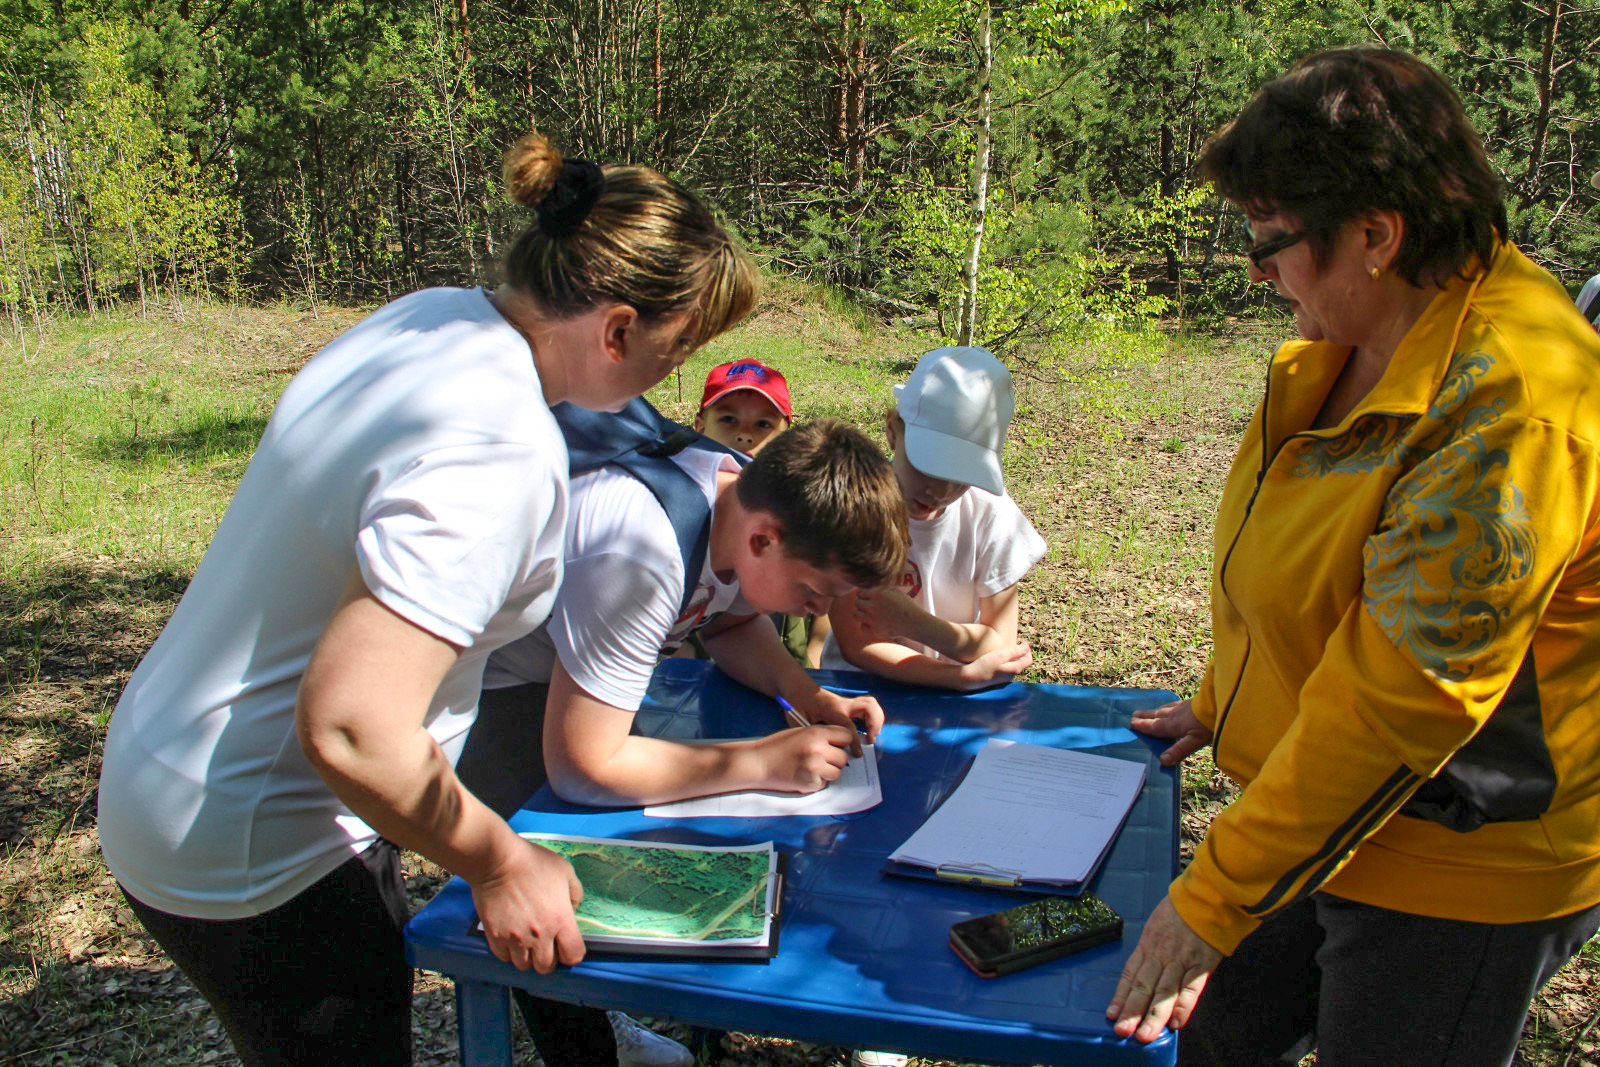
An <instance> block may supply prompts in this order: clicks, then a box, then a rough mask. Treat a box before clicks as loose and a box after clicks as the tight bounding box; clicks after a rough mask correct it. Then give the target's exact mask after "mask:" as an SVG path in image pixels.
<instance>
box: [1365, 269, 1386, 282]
mask: <svg viewBox="0 0 1600 1067" xmlns="http://www.w3.org/2000/svg"><path fill="white" fill-rule="evenodd" d="M1367 273H1368V274H1370V275H1372V280H1373V281H1377V280H1378V275H1379V274H1381V273H1383V272H1382V271H1380V270H1378V268H1377V267H1368V268H1367Z"/></svg>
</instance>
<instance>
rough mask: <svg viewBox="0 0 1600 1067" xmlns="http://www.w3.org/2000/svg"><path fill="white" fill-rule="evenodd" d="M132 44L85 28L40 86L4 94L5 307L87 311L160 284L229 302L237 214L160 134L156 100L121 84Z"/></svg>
mask: <svg viewBox="0 0 1600 1067" xmlns="http://www.w3.org/2000/svg"><path fill="white" fill-rule="evenodd" d="M134 37H135V35H134V34H132V33H131V31H130V30H129V29H128V27H126V26H125V25H122V24H119V23H114V22H99V23H90V24H88V25H87V26H86V27H85V31H84V35H83V37H82V38H81V39H80V40H76V41H72V42H68V43H65V44H63V46H62V48H61V50H60V51H59V52H58V53H56V57H57V59H56V60H50V61H41V63H40V72H39V76H38V78H37V79H36V80H34V81H32V82H26V83H25V82H22V81H21V80H19V79H17V78H13V79H12V80H11V81H10V82H9V83H0V97H4V98H5V99H6V101H7V103H8V104H9V105H11V106H12V107H14V108H15V111H14V114H15V115H16V116H17V120H18V121H17V123H16V125H15V126H14V127H13V128H12V129H10V130H8V131H6V132H7V133H8V134H9V136H8V137H7V138H6V141H5V144H4V149H3V151H0V168H3V174H0V241H3V242H4V244H5V245H6V246H7V247H6V250H5V251H6V254H5V256H4V258H3V262H0V271H3V274H0V299H4V300H5V301H7V302H10V303H12V304H15V303H16V302H19V301H21V300H22V299H23V298H24V295H26V297H27V298H28V300H29V302H30V304H36V303H37V302H38V297H39V294H40V292H41V291H44V292H50V291H51V290H54V291H53V294H52V295H53V296H54V297H55V299H58V300H59V299H68V298H76V299H79V300H81V301H82V303H83V304H84V305H85V306H87V307H89V308H91V309H93V308H95V307H96V306H98V305H99V304H101V303H104V302H105V301H107V300H111V299H114V298H116V297H118V296H120V295H124V294H127V293H129V292H132V291H137V293H138V294H139V298H140V299H141V301H144V300H146V299H147V298H149V297H150V296H152V295H153V294H154V293H155V292H156V291H157V290H159V289H160V287H161V286H162V285H163V284H165V285H166V287H167V288H168V290H169V291H170V292H171V293H172V295H173V296H174V298H179V299H181V294H182V292H183V291H185V290H190V291H192V290H200V291H206V290H208V289H210V288H212V287H214V286H217V285H221V286H223V287H224V288H225V289H230V290H231V288H232V282H233V280H234V279H235V278H236V277H237V273H238V270H237V268H238V264H239V261H240V255H241V249H240V247H239V243H238V235H239V217H238V205H237V202H236V201H235V200H234V199H233V198H232V197H231V196H229V195H228V194H226V193H225V192H221V191H218V190H216V189H215V188H214V187H212V185H211V183H210V182H209V181H208V180H207V178H206V176H205V175H204V174H203V172H202V170H201V168H200V167H199V166H198V165H197V164H196V162H195V161H194V160H193V159H192V158H191V157H190V156H189V154H188V153H187V152H186V151H183V150H182V145H181V143H175V142H174V141H172V140H171V139H169V138H168V137H167V136H166V135H165V134H164V133H163V131H162V130H161V128H160V127H159V126H158V125H157V124H156V122H155V119H154V115H155V113H156V112H157V111H158V110H159V107H158V100H157V97H156V95H155V93H154V92H153V91H152V90H151V89H150V88H149V87H148V86H145V85H141V84H139V83H137V82H135V81H133V80H132V78H131V76H130V73H129V63H128V53H129V51H130V48H131V46H132V43H133V41H134ZM57 76H58V77H57ZM47 78H56V79H57V80H47ZM52 272H53V273H54V274H55V278H54V279H51V278H50V277H49V275H50V273H52ZM52 281H54V282H55V285H52V284H51V282H52Z"/></svg>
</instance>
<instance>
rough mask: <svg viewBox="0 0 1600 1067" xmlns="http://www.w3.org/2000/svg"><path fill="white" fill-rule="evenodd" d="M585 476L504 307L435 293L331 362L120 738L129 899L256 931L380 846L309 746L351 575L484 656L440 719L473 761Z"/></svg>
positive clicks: (269, 448) (545, 604)
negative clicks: (497, 677) (502, 664)
mask: <svg viewBox="0 0 1600 1067" xmlns="http://www.w3.org/2000/svg"><path fill="white" fill-rule="evenodd" d="M566 472H567V450H566V443H565V441H564V439H563V438H562V436H561V431H560V428H559V427H558V426H557V425H556V422H555V419H554V418H553V417H552V416H551V414H550V410H549V408H548V407H547V406H546V404H545V402H544V395H543V392H542V391H541V389H540V385H539V378H538V374H537V372H536V371H535V369H534V365H533V358H532V353H531V352H530V351H529V348H528V345H527V342H526V341H525V340H524V339H523V338H522V336H521V335H520V334H519V333H517V332H516V330H514V329H513V328H512V327H511V325H510V324H509V323H507V322H506V320H505V319H504V318H502V317H501V316H500V314H499V313H498V312H497V311H495V310H494V308H493V307H492V306H491V305H490V304H489V302H488V300H487V299H486V298H485V296H484V294H483V291H482V290H479V289H473V290H463V289H429V290H426V291H423V292H419V293H413V294H411V295H410V296H407V297H404V298H402V299H400V300H397V301H395V302H394V303H392V304H390V305H388V306H387V307H384V308H382V309H380V310H379V311H377V312H375V313H374V314H373V315H372V316H370V317H369V318H367V319H366V320H364V321H363V322H361V323H359V324H357V325H356V326H354V327H353V328H351V329H350V330H349V331H348V332H346V333H345V334H344V335H342V336H341V337H339V338H338V339H336V340H335V341H334V342H333V343H332V344H330V345H328V347H326V348H324V349H323V350H322V351H321V352H319V353H317V355H316V356H314V357H313V358H312V359H311V360H310V362H308V363H307V364H306V365H305V367H304V368H303V369H302V370H301V371H300V373H299V374H297V375H296V376H295V378H294V380H293V381H291V382H290V383H289V386H288V388H287V389H285V390H284V393H283V396H282V398H280V400H279V401H278V405H277V408H276V410H275V411H274V412H273V415H272V419H271V421H270V422H269V423H268V425H267V429H266V432H265V434H264V435H263V436H262V439H261V443H260V445H259V446H258V447H257V449H256V452H255V455H254V457H253V458H252V459H251V461H250V466H249V468H248V469H247V470H246V471H245V474H244V478H243V479H242V480H241V481H240V483H239V488H238V491H237V492H236V493H235V494H234V497H233V501H232V503H230V504H229V506H228V511H227V514H226V515H224V516H223V519H222V523H221V525H220V526H219V528H218V529H217V534H216V537H215V538H213V540H212V542H211V546H210V548H209V549H207V551H206V555H205V558H204V559H203V560H201V562H200V566H199V569H198V570H197V571H196V572H195V576H194V580H193V581H192V582H191V583H190V585H189V588H188V591H187V592H186V593H185V594H184V596H183V599H182V601H181V602H180V603H179V604H178V608H177V610H176V611H175V612H173V615H172V619H171V621H170V622H168V624H167V626H166V629H164V630H163V631H162V633H161V636H160V638H158V639H157V641H156V643H155V645H154V646H153V647H152V648H151V649H150V652H149V654H148V655H146V656H145V658H144V660H143V662H141V663H140V664H139V667H138V669H137V670H136V671H135V672H134V675H133V678H132V680H131V681H129V683H128V687H127V689H126V691H125V692H124V693H123V695H122V699H121V701H120V702H119V703H118V705H117V709H116V712H115V713H114V714H113V715H112V717H111V726H110V729H109V731H108V733H107V736H106V745H105V761H104V769H103V770H102V772H101V778H100V816H99V818H100V823H99V828H100V840H101V844H102V846H103V848H104V850H105V855H106V861H107V863H108V864H109V865H110V867H111V870H112V872H113V873H114V874H115V875H116V877H117V879H118V881H120V882H121V883H122V884H123V885H124V886H126V887H127V889H128V890H129V892H131V893H132V894H133V895H134V896H135V897H137V898H138V899H140V900H142V901H144V902H145V903H147V904H149V905H151V906H152V907H155V908H159V909H160V910H162V911H166V912H169V913H173V914H177V915H185V916H191V917H194V918H203V919H236V918H244V917H248V916H251V915H258V914H260V913H262V912H264V911H267V910H269V909H271V908H274V907H276V906H278V905H279V904H282V903H284V902H286V901H288V900H289V899H290V898H292V897H294V896H295V895H297V894H298V893H300V892H301V891H303V890H305V889H306V888H308V887H309V886H310V885H312V884H313V883H314V882H316V881H317V880H318V879H320V878H321V877H322V876H323V875H325V874H327V873H328V872H329V871H331V870H333V868H335V867H337V866H338V865H339V864H340V863H343V862H344V861H345V860H347V859H349V858H350V856H351V855H353V854H355V853H358V852H360V851H361V850H362V849H364V848H366V847H367V846H368V845H370V844H371V843H372V842H373V841H374V840H375V839H376V836H377V835H376V834H375V833H374V831H373V830H372V829H371V828H370V827H368V826H367V825H366V824H365V823H364V822H362V821H361V820H360V819H359V818H357V817H356V816H355V815H353V814H352V813H351V812H350V810H349V809H348V808H346V807H345V806H344V804H343V803H341V802H340V801H339V799H338V798H337V797H336V796H334V794H333V793H332V791H331V790H329V788H328V787H327V785H326V784H325V783H324V782H323V781H322V779H321V778H320V777H319V776H318V774H317V772H316V771H315V770H314V769H313V768H312V767H311V765H310V763H309V762H308V761H307V759H306V757H305V755H304V754H303V753H302V752H301V750H300V744H299V742H298V740H297V739H296V736H295V731H294V705H295V696H296V692H297V690H298V687H299V685H300V677H301V674H302V672H303V671H304V670H305V666H306V662H307V660H308V659H309V657H310V655H311V651H312V648H313V646H314V645H315V644H316V642H317V639H318V638H319V637H320V636H321V634H322V631H323V628H324V627H325V626H326V625H327V621H328V619H329V617H330V616H331V614H332V610H333V608H334V605H335V604H336V603H337V601H338V598H339V595H340V593H341V592H342V591H343V587H344V584H345V580H346V577H347V576H348V575H349V573H350V569H351V567H352V566H354V565H355V564H357V563H359V564H360V567H361V573H362V576H363V577H364V578H365V580H366V585H367V588H368V589H369V590H370V591H371V592H372V594H373V595H374V596H375V597H376V598H377V599H378V600H379V601H381V602H382V603H383V604H384V605H385V606H386V607H388V608H390V609H391V610H393V611H394V612H395V613H396V614H398V615H400V616H401V617H402V618H404V619H406V620H407V621H409V622H411V623H414V624H415V625H417V626H418V627H421V628H422V629H423V630H426V631H428V632H429V633H431V634H434V635H435V636H438V637H440V638H443V639H444V640H446V641H449V642H450V643H452V644H454V645H457V646H459V647H460V648H461V649H462V652H461V657H460V659H459V660H458V661H457V662H456V664H455V665H454V666H453V667H452V668H451V669H450V671H449V672H448V673H447V674H446V675H445V678H444V681H443V682H442V683H441V684H440V686H439V689H438V692H437V693H436V694H435V696H434V700H433V703H432V704H431V706H430V707H429V708H428V711H427V716H426V719H425V723H426V726H427V729H428V730H429V732H430V733H432V734H433V736H434V738H435V739H436V740H437V741H438V742H439V744H440V745H441V746H442V747H443V748H444V750H445V752H446V753H447V754H448V755H449V756H450V758H452V759H454V758H455V757H456V756H457V755H459V753H460V750H461V745H462V743H463V741H464V740H465V735H466V732H467V729H468V727H470V726H471V725H472V721H473V719H474V718H475V717H476V714H477V703H478V692H479V683H480V680H481V677H482V673H483V664H484V661H485V659H486V658H487V656H488V654H489V652H490V651H491V650H493V649H494V648H496V647H498V646H499V645H501V644H504V643H505V642H507V641H511V640H513V639H515V638H518V637H521V636H522V635H523V634H526V633H527V632H529V631H530V630H532V629H533V628H534V627H535V626H537V625H538V624H539V623H541V622H543V621H544V619H545V617H546V616H547V615H548V614H549V610H550V605H551V604H552V602H553V601H554V599H555V591H556V588H557V586H559V585H560V582H561V540H562V533H563V530H564V528H565V524H566V510H567V485H566V481H567V478H566Z"/></svg>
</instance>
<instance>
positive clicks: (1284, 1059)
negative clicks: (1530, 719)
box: [1178, 893, 1600, 1067]
mask: <svg viewBox="0 0 1600 1067" xmlns="http://www.w3.org/2000/svg"><path fill="white" fill-rule="evenodd" d="M1597 926H1600V906H1597V907H1594V908H1590V909H1588V910H1586V911H1582V912H1577V913H1574V914H1572V915H1564V916H1561V917H1559V918H1554V919H1545V920H1541V921H1539V922H1530V923H1507V924H1494V923H1473V922H1460V921H1456V920H1452V919H1432V918H1428V917H1426V916H1421V915H1408V914H1406V913H1404V912H1398V911H1390V910H1388V909H1386V908H1378V907H1373V906H1371V905H1369V904H1358V903H1356V902H1354V901H1350V900H1343V899H1341V898H1339V897H1334V896H1329V895H1328V894H1326V893H1317V894H1313V895H1312V896H1311V897H1310V898H1308V899H1306V900H1304V901H1302V902H1300V903H1298V904H1295V905H1293V906H1292V907H1288V908H1285V909H1284V910H1283V911H1281V912H1278V913H1276V914H1274V915H1272V916H1271V917H1269V918H1268V919H1267V920H1266V921H1265V922H1264V923H1262V924H1261V926H1259V927H1258V928H1257V929H1256V930H1255V932H1253V933H1252V934H1251V935H1250V936H1249V937H1247V938H1245V939H1244V941H1242V942H1241V943H1240V944H1239V947H1238V948H1237V949H1236V950H1235V951H1234V953H1233V955H1231V956H1229V957H1227V958H1226V959H1224V960H1223V961H1222V963H1221V965H1219V966H1218V967H1217V970H1216V972H1215V973H1213V974H1212V976H1211V980H1210V982H1208V983H1207V985H1206V988H1205V991H1204V992H1203V993H1202V994H1201V995H1200V1001H1199V1004H1198V1005H1197V1006H1196V1008H1195V1013H1194V1015H1193V1016H1192V1017H1191V1018H1190V1021H1189V1025H1188V1026H1186V1027H1185V1028H1184V1029H1183V1030H1182V1031H1181V1032H1180V1033H1181V1036H1180V1038H1179V1041H1178V1063H1179V1064H1180V1065H1181V1067H1200V1065H1206V1067H1251V1065H1258V1064H1259V1065H1268V1064H1295V1063H1298V1062H1299V1061H1300V1058H1301V1057H1302V1056H1304V1055H1305V1054H1306V1052H1308V1051H1310V1049H1311V1048H1313V1047H1315V1048H1316V1050H1317V1064H1318V1067H1390V1065H1393V1067H1430V1065H1437V1067H1504V1065H1505V1064H1509V1063H1510V1062H1511V1057H1512V1056H1513V1055H1514V1054H1515V1052H1516V1048H1517V1041H1518V1040H1519V1038H1520V1037H1521V1034H1522V1023H1523V1019H1524V1018H1525V1017H1526V1015H1527V1012H1528V1005H1529V1004H1530V1003H1531V1002H1532V1000H1533V997H1534V994H1535V993H1537V992H1538V991H1539V988H1540V987H1541V986H1542V985H1544V983H1545V982H1546V981H1547V980H1548V979H1549V978H1550V976H1551V975H1552V974H1554V973H1555V972H1556V971H1557V970H1559V969H1560V968H1561V966H1562V964H1564V963H1566V961H1567V960H1568V959H1570V958H1571V957H1572V955H1573V953H1575V952H1576V951H1577V950H1578V949H1580V948H1582V947H1583V943H1584V942H1585V941H1587V940H1588V939H1589V937H1590V935H1592V934H1593V933H1594V932H1595V929H1596V927H1597Z"/></svg>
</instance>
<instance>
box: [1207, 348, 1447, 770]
mask: <svg viewBox="0 0 1600 1067" xmlns="http://www.w3.org/2000/svg"><path fill="white" fill-rule="evenodd" d="M1271 407H1272V366H1271V365H1270V364H1269V365H1268V367H1267V384H1266V389H1265V391H1264V392H1263V393H1262V395H1261V468H1260V469H1259V470H1257V471H1256V485H1255V488H1254V489H1253V490H1251V493H1250V499H1249V500H1247V501H1246V502H1245V505H1244V515H1243V516H1242V517H1241V518H1240V519H1239V528H1238V529H1236V530H1235V531H1234V532H1233V541H1232V542H1231V543H1230V544H1229V545H1228V552H1227V555H1225V556H1223V558H1222V566H1221V567H1219V568H1217V585H1218V586H1220V587H1221V589H1222V595H1223V596H1224V597H1227V599H1228V602H1229V603H1230V604H1231V603H1232V602H1233V597H1232V596H1230V595H1229V594H1228V562H1229V560H1231V559H1233V550H1234V549H1235V548H1237V547H1238V546H1239V538H1240V537H1241V536H1243V534H1244V527H1245V524H1246V523H1248V522H1249V521H1250V516H1251V514H1252V513H1253V512H1254V511H1255V506H1256V498H1257V497H1259V496H1260V495H1261V486H1262V484H1263V483H1265V482H1266V480H1267V471H1268V470H1269V469H1271V467H1272V464H1273V463H1275V462H1277V459H1278V456H1279V454H1280V453H1282V452H1283V450H1284V449H1285V448H1287V447H1288V446H1289V442H1290V441H1293V440H1295V439H1296V438H1300V437H1311V438H1316V439H1317V440H1323V441H1333V440H1336V439H1337V438H1339V437H1342V436H1345V434H1333V435H1331V436H1327V437H1324V436H1323V435H1322V434H1320V433H1318V432H1316V431H1314V430H1301V431H1300V432H1298V433H1292V434H1289V435H1287V436H1285V437H1284V439H1283V440H1282V441H1280V442H1278V447H1277V448H1274V449H1272V451H1271V455H1268V452H1267V446H1268V444H1269V438H1268V436H1267V415H1268V413H1269V412H1270V410H1271ZM1415 417H1416V413H1415V412H1393V411H1370V412H1365V413H1363V414H1362V415H1361V418H1363V419H1366V418H1385V419H1404V418H1415ZM1358 421H1359V420H1358ZM1350 426H1351V429H1352V430H1353V429H1354V428H1355V423H1354V422H1352V423H1351V424H1350ZM1349 432H1350V431H1349V430H1347V431H1345V433H1346V434H1348V433H1349ZM1240 621H1241V626H1242V627H1243V629H1244V632H1245V639H1246V645H1245V651H1244V659H1243V660H1241V661H1240V663H1239V673H1238V677H1236V678H1235V679H1234V680H1233V691H1232V692H1231V693H1229V694H1228V701H1227V704H1226V705H1223V706H1222V707H1220V708H1219V709H1218V711H1217V725H1216V728H1215V729H1213V730H1212V732H1211V756H1212V759H1213V760H1216V757H1217V753H1218V751H1219V750H1220V749H1219V746H1220V744H1221V742H1222V727H1223V725H1224V724H1225V723H1226V722H1227V718H1228V713H1229V712H1230V711H1232V710H1233V702H1234V700H1235V699H1237V698H1238V696H1239V686H1240V685H1242V684H1243V683H1244V675H1245V671H1246V669H1247V668H1248V667H1249V666H1250V647H1251V645H1252V644H1253V642H1252V641H1250V626H1249V623H1247V622H1244V620H1243V618H1242V616H1241V620H1240Z"/></svg>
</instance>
